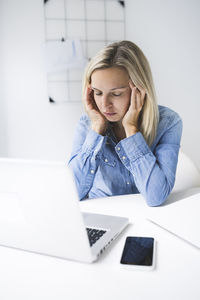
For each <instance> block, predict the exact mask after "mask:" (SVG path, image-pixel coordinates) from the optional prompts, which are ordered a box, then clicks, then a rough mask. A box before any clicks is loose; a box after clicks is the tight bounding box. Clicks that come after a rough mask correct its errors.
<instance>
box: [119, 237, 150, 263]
mask: <svg viewBox="0 0 200 300" xmlns="http://www.w3.org/2000/svg"><path fill="white" fill-rule="evenodd" d="M153 252H154V239H153V238H151V237H127V238H126V242H125V246H124V250H123V253H122V257H121V261H120V263H121V264H128V265H137V266H152V264H153Z"/></svg>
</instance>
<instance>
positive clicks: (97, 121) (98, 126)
mask: <svg viewBox="0 0 200 300" xmlns="http://www.w3.org/2000/svg"><path fill="white" fill-rule="evenodd" d="M83 104H84V107H85V110H86V113H87V114H88V116H89V118H90V120H91V128H92V129H93V130H94V131H96V132H97V133H98V134H101V135H104V133H105V131H106V129H107V125H108V121H107V120H106V118H105V117H104V116H103V115H102V114H101V112H100V111H99V109H98V107H97V105H96V103H95V100H94V96H93V90H92V89H91V87H90V85H88V86H87V87H86V89H85V93H84V97H83Z"/></svg>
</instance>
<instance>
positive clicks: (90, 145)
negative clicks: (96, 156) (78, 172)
mask: <svg viewBox="0 0 200 300" xmlns="http://www.w3.org/2000/svg"><path fill="white" fill-rule="evenodd" d="M104 140H105V136H102V135H100V134H98V133H97V132H96V131H94V130H92V129H90V130H89V131H88V134H87V137H86V139H85V142H84V144H83V146H82V151H83V152H85V153H87V154H90V153H92V152H95V153H98V152H99V150H100V149H101V147H102V145H103V142H104Z"/></svg>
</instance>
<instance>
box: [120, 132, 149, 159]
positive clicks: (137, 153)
mask: <svg viewBox="0 0 200 300" xmlns="http://www.w3.org/2000/svg"><path fill="white" fill-rule="evenodd" d="M115 150H116V152H117V154H118V155H119V158H120V159H121V161H123V162H124V163H125V162H126V160H127V159H128V160H129V162H130V161H134V160H136V159H138V158H139V157H141V156H144V155H146V154H147V153H150V152H151V149H150V148H149V146H148V145H147V143H146V141H145V139H144V137H143V135H142V134H141V132H137V133H136V134H134V135H132V136H130V137H128V138H125V139H123V140H121V141H120V142H119V143H118V144H117V145H116V147H115Z"/></svg>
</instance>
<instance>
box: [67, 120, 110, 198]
mask: <svg viewBox="0 0 200 300" xmlns="http://www.w3.org/2000/svg"><path fill="white" fill-rule="evenodd" d="M104 141H105V137H104V136H102V135H99V134H98V133H97V132H95V131H94V130H92V129H90V125H89V124H88V118H87V116H86V115H85V116H83V117H81V119H80V121H79V123H78V125H77V128H76V131H75V137H74V142H73V150H72V154H71V158H70V160H69V167H70V168H71V169H72V171H73V174H74V178H75V182H76V187H77V191H78V195H79V199H80V200H82V199H84V198H87V195H88V192H89V191H90V189H91V187H92V185H93V180H94V176H95V174H96V170H97V168H98V165H99V159H98V153H99V151H100V149H101V147H102V145H103V143H104Z"/></svg>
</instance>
